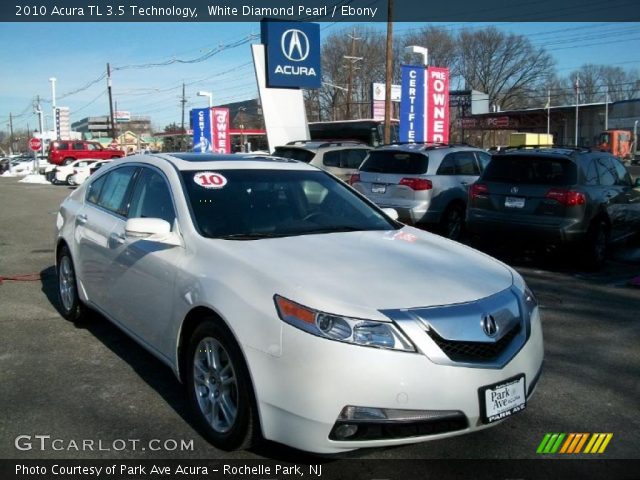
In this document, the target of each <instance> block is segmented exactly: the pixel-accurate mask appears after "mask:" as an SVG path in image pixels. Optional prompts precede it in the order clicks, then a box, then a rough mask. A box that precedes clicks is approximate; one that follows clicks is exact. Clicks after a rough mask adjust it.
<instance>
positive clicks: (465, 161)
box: [453, 152, 480, 175]
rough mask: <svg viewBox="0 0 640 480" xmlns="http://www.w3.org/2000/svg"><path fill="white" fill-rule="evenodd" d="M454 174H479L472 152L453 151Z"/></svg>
mask: <svg viewBox="0 0 640 480" xmlns="http://www.w3.org/2000/svg"><path fill="white" fill-rule="evenodd" d="M453 158H454V159H455V164H456V175H480V169H479V168H478V164H477V163H476V157H475V155H474V154H473V152H455V153H454V154H453Z"/></svg>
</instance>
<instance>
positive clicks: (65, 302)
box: [56, 246, 85, 322]
mask: <svg viewBox="0 0 640 480" xmlns="http://www.w3.org/2000/svg"><path fill="white" fill-rule="evenodd" d="M56 267H57V272H56V273H57V276H58V298H59V300H60V310H61V312H62V316H63V317H64V318H66V319H67V320H70V321H72V322H77V321H79V320H81V319H82V318H83V316H84V313H85V309H84V306H83V305H82V303H81V302H80V297H79V296H78V284H77V282H76V271H75V268H74V266H73V260H72V259H71V253H70V252H69V249H68V248H67V247H66V246H64V247H62V249H61V250H60V253H59V254H58V262H57V265H56Z"/></svg>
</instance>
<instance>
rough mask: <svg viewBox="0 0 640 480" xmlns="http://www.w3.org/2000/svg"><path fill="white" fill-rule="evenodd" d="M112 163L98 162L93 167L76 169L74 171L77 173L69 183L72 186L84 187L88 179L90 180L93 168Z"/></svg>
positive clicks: (109, 161)
mask: <svg viewBox="0 0 640 480" xmlns="http://www.w3.org/2000/svg"><path fill="white" fill-rule="evenodd" d="M77 161H81V160H77ZM111 162H112V160H98V161H96V162H95V163H93V164H91V165H88V166H84V167H79V168H75V169H74V170H73V171H74V172H76V173H74V174H73V175H72V176H71V178H70V179H69V183H70V184H71V185H82V184H83V183H84V182H85V181H86V180H87V178H89V175H91V171H90V170H91V168H94V167H96V166H98V165H100V166H103V165H106V164H107V163H111Z"/></svg>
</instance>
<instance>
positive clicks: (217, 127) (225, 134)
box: [211, 107, 231, 153]
mask: <svg viewBox="0 0 640 480" xmlns="http://www.w3.org/2000/svg"><path fill="white" fill-rule="evenodd" d="M211 111H212V113H213V137H212V138H213V151H214V153H231V139H230V138H229V109H228V108H217V107H213V108H212V109H211Z"/></svg>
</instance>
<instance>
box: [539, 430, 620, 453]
mask: <svg viewBox="0 0 640 480" xmlns="http://www.w3.org/2000/svg"><path fill="white" fill-rule="evenodd" d="M612 438H613V433H568V434H566V433H546V434H545V435H544V437H543V438H542V441H541V442H540V444H539V445H538V448H537V450H536V453H540V454H554V453H559V454H573V455H576V454H579V453H588V454H597V453H604V451H605V450H606V448H607V446H608V445H609V442H610V441H611V439H612ZM587 440H588V441H587ZM585 444H586V448H585V449H584V451H583V450H582V448H583V447H584V446H585Z"/></svg>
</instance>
